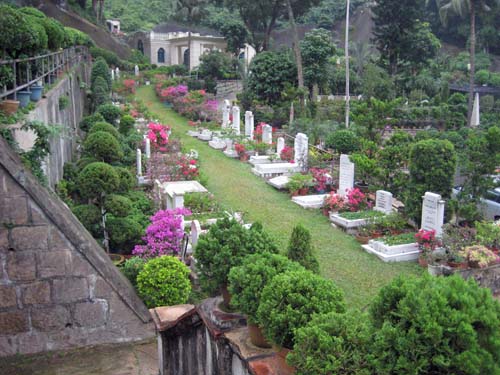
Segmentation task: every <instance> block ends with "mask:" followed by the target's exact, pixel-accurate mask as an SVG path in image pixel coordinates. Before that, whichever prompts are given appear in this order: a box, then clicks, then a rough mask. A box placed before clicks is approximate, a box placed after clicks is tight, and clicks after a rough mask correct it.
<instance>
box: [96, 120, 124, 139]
mask: <svg viewBox="0 0 500 375" xmlns="http://www.w3.org/2000/svg"><path fill="white" fill-rule="evenodd" d="M95 132H106V133H109V134H111V135H112V136H113V137H115V138H116V139H120V133H119V132H118V130H117V129H116V128H115V127H114V126H113V125H111V124H108V123H107V122H104V121H103V122H96V123H95V124H94V125H92V127H91V128H90V130H89V135H90V134H92V133H95Z"/></svg>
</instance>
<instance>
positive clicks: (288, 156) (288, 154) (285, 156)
mask: <svg viewBox="0 0 500 375" xmlns="http://www.w3.org/2000/svg"><path fill="white" fill-rule="evenodd" d="M261 132H262V130H261ZM293 157H294V150H293V147H288V146H285V147H284V148H283V150H281V154H280V159H281V160H284V161H287V162H289V163H290V162H293Z"/></svg>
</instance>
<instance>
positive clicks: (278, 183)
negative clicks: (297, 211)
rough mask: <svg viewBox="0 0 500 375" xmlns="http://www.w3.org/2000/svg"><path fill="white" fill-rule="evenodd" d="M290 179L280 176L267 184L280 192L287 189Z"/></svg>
mask: <svg viewBox="0 0 500 375" xmlns="http://www.w3.org/2000/svg"><path fill="white" fill-rule="evenodd" d="M289 181H290V177H288V176H278V177H274V178H271V179H269V180H267V183H268V184H269V185H271V186H272V187H275V188H276V189H278V190H283V189H286V186H287V184H288V182H289Z"/></svg>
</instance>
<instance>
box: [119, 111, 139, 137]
mask: <svg viewBox="0 0 500 375" xmlns="http://www.w3.org/2000/svg"><path fill="white" fill-rule="evenodd" d="M134 125H135V120H134V118H133V117H132V116H130V115H123V116H122V117H121V119H120V127H119V130H120V133H121V134H123V135H128V134H129V133H130V132H131V131H132V130H134Z"/></svg>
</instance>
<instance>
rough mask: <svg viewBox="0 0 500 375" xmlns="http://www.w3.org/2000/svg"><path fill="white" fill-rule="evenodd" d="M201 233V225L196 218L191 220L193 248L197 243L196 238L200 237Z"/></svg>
mask: <svg viewBox="0 0 500 375" xmlns="http://www.w3.org/2000/svg"><path fill="white" fill-rule="evenodd" d="M200 234H201V225H200V222H199V221H198V220H193V221H191V246H192V247H193V250H194V249H195V247H196V244H197V243H198V238H199V237H200Z"/></svg>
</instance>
